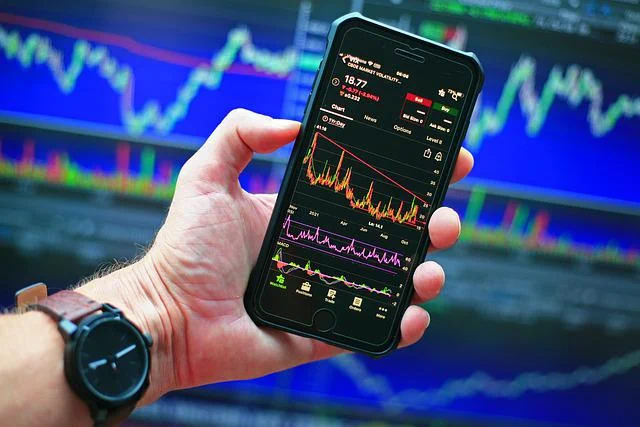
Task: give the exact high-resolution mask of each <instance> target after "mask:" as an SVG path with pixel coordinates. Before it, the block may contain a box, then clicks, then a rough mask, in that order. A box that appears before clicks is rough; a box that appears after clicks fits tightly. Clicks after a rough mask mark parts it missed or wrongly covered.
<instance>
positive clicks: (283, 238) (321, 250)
mask: <svg viewBox="0 0 640 427" xmlns="http://www.w3.org/2000/svg"><path fill="white" fill-rule="evenodd" d="M279 240H284V241H286V242H291V243H295V244H296V245H300V246H304V247H305V248H309V249H313V250H314V251H318V252H322V253H325V254H329V255H331V256H337V257H338V258H343V259H346V260H348V261H351V262H357V263H358V264H362V265H366V266H367V267H371V268H376V269H378V270H382V271H384V272H386V273H391V274H398V273H396V272H395V271H391V270H387V269H386V268H382V267H378V266H377V265H372V264H367V263H366V262H362V261H358V260H356V259H351V258H347V257H346V256H342V255H340V254H337V253H335V252H329V251H325V250H324V249H320V248H318V247H316V246H311V245H306V244H304V243H300V242H298V241H295V240H291V239H287V238H285V237H280V239H279Z"/></svg>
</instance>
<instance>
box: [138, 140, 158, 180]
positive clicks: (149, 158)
mask: <svg viewBox="0 0 640 427" xmlns="http://www.w3.org/2000/svg"><path fill="white" fill-rule="evenodd" d="M155 163H156V151H155V150H154V149H153V148H151V147H144V148H143V150H142V154H141V155H140V178H141V179H142V180H144V181H147V182H151V181H153V171H154V170H155Z"/></svg>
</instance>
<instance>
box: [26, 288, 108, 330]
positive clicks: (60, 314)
mask: <svg viewBox="0 0 640 427" xmlns="http://www.w3.org/2000/svg"><path fill="white" fill-rule="evenodd" d="M33 307H34V308H36V309H38V310H40V311H44V312H46V313H47V314H49V315H51V316H52V317H54V318H55V319H56V320H60V319H63V318H64V319H67V320H70V321H72V322H74V323H77V322H78V321H79V320H80V319H82V318H83V317H85V316H88V315H89V314H91V313H93V312H96V311H98V310H100V309H101V308H102V304H100V303H99V302H96V301H94V300H92V299H91V298H89V297H86V296H84V295H82V294H80V293H78V292H73V291H60V292H57V293H55V294H53V295H51V296H48V297H47V298H45V299H43V300H40V301H38V302H37V303H36V304H34V305H33Z"/></svg>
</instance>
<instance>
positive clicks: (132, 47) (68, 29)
mask: <svg viewBox="0 0 640 427" xmlns="http://www.w3.org/2000/svg"><path fill="white" fill-rule="evenodd" d="M0 22H4V23H7V24H14V25H19V26H22V27H27V28H35V29H38V30H43V31H47V32H49V33H53V34H58V35H61V36H65V37H71V38H75V39H84V40H90V41H93V42H98V43H102V44H107V45H111V46H117V47H120V48H122V49H124V50H127V51H129V52H131V53H133V54H136V55H138V56H142V57H145V58H150V59H154V60H156V61H162V62H166V63H169V64H174V65H180V66H183V67H189V68H196V67H198V66H200V65H210V64H211V59H209V58H200V57H197V56H191V55H186V54H184V53H180V52H175V51H172V50H167V49H162V48H159V47H155V46H151V45H148V44H145V43H140V42H138V41H136V40H134V39H132V38H131V37H128V36H123V35H120V34H114V33H107V32H103V31H96V30H87V29H84V28H78V27H74V26H71V25H67V24H62V23H60V22H54V21H48V20H45V19H38V18H29V17H26V16H20V15H13V14H11V13H2V12H0ZM225 72H226V73H231V74H243V75H259V76H260V77H270V78H275V79H282V78H286V77H282V76H276V75H272V74H267V73H259V72H256V71H254V70H253V68H252V67H249V66H246V65H238V64H235V65H232V66H231V67H230V68H229V69H227V70H226V71H225Z"/></svg>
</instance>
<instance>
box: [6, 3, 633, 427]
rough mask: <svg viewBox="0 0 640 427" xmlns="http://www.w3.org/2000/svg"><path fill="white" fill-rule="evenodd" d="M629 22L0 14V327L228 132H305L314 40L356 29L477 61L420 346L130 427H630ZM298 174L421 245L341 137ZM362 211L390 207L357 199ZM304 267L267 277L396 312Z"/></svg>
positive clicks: (508, 8) (408, 12) (457, 8)
mask: <svg viewBox="0 0 640 427" xmlns="http://www.w3.org/2000/svg"><path fill="white" fill-rule="evenodd" d="M632 3H633V2H623V1H620V2H618V1H609V2H605V1H595V0H594V1H557V2H550V1H519V0H512V1H509V2H494V1H492V2H489V1H476V0H474V1H470V0H454V1H444V0H427V1H409V0H393V1H391V0H354V1H351V2H338V1H319V0H304V1H301V2H290V1H271V2H257V1H250V0H242V1H237V2H209V1H199V0H189V1H182V2H177V1H174V0H161V1H155V2H149V1H138V2H129V1H127V2H125V1H122V0H113V1H98V2H91V3H86V2H79V1H73V0H63V1H61V2H44V1H32V2H22V1H3V2H2V3H1V5H0V87H1V91H0V254H1V255H2V257H1V258H0V259H1V261H0V262H1V264H0V265H1V271H2V274H0V306H2V307H6V306H9V305H10V304H11V302H12V301H11V298H12V295H13V292H14V291H15V290H17V289H18V288H21V287H23V286H24V285H27V284H30V283H33V282H37V281H45V282H47V283H48V284H49V286H50V288H53V289H60V288H65V287H68V286H70V285H73V284H74V283H76V282H77V281H78V280H80V279H81V278H82V277H86V276H88V275H90V274H92V273H93V272H95V271H96V269H98V268H99V267H101V266H104V265H106V264H109V263H111V262H112V261H113V260H114V259H117V260H122V259H131V258H133V257H135V256H136V254H138V253H139V251H140V248H142V247H145V246H146V245H148V244H149V243H150V242H151V241H152V240H153V237H154V235H155V231H156V229H157V228H158V227H159V225H160V224H161V223H162V221H163V218H164V216H165V215H166V208H167V206H168V203H169V201H170V199H171V196H172V194H173V190H174V188H175V183H176V180H177V176H178V172H179V170H180V167H181V165H182V164H183V163H184V162H185V161H186V159H187V158H188V157H189V156H190V155H191V153H193V151H194V150H196V149H197V148H198V147H199V145H200V144H202V142H203V141H204V139H206V137H207V136H208V135H209V134H210V132H211V131H212V129H213V128H214V127H215V125H216V124H217V123H218V122H219V121H220V120H221V119H222V118H223V117H224V116H225V114H226V113H227V112H228V111H230V110H231V109H233V108H237V107H242V108H248V109H251V110H255V111H258V112H260V113H263V114H268V115H271V116H274V117H285V118H290V119H300V118H301V117H302V114H303V111H304V108H305V104H306V100H307V98H308V95H309V91H310V90H311V85H312V83H313V80H314V77H315V73H316V70H317V67H318V64H319V62H320V59H321V58H322V54H323V52H324V48H325V43H326V38H325V37H326V34H327V32H328V30H329V27H330V23H331V21H332V20H333V19H335V18H337V17H338V16H340V15H342V14H344V13H347V12H349V11H352V10H356V11H360V12H362V13H363V14H365V15H366V16H369V17H371V18H374V19H378V20H381V21H383V22H385V23H388V24H390V25H393V26H396V27H399V28H401V29H404V30H408V31H411V32H414V33H416V34H419V35H421V36H423V37H427V38H429V39H432V40H435V41H438V42H441V43H445V44H448V45H450V46H453V47H456V48H459V49H464V50H471V51H474V52H475V53H476V54H477V55H478V57H479V58H480V60H481V62H482V64H483V67H484V71H485V74H486V80H485V85H484V89H483V92H482V94H481V96H480V98H479V100H478V103H477V106H476V108H475V110H474V113H473V117H472V121H471V124H470V127H469V130H468V133H467V138H466V141H465V147H466V148H467V149H468V150H469V151H471V152H472V153H473V154H474V157H475V167H474V169H473V171H472V173H471V174H470V176H469V177H468V178H467V179H465V180H464V181H462V182H460V183H458V184H456V185H454V186H453V187H452V188H451V189H450V191H449V193H448V195H447V199H446V200H445V205H447V206H451V207H453V208H454V209H456V210H457V211H458V212H459V213H460V216H461V219H462V222H463V228H462V231H461V235H460V242H459V244H458V245H457V246H456V247H455V248H453V249H451V250H448V251H443V252H441V253H434V254H433V255H431V254H429V255H428V258H431V259H435V260H437V261H439V262H440V263H441V264H442V265H443V267H444V268H445V271H446V274H447V285H446V286H445V288H444V290H443V292H442V294H441V295H440V296H439V298H438V299H437V300H435V301H433V302H430V303H428V304H427V305H426V307H427V308H428V309H429V311H430V313H431V319H432V324H431V326H430V327H429V330H428V331H427V333H426V335H425V338H424V339H423V340H422V341H421V342H420V343H419V344H417V345H415V346H413V347H411V348H408V349H403V350H400V351H397V352H395V353H393V354H392V355H390V356H388V357H386V358H383V359H380V360H373V359H369V358H366V357H361V356H358V355H344V356H341V357H338V358H335V359H332V360H329V361H323V362H318V363H314V364H311V365H308V366H304V367H299V368H296V369H293V370H289V371H286V372H282V373H277V374H273V375H270V376H267V377H264V378H260V379H256V380H252V381H245V382H232V383H226V384H218V385H212V386H208V387H204V388H201V389H197V390H192V391H189V392H182V393H179V394H175V395H171V396H169V397H167V398H166V399H164V400H162V401H160V402H158V403H157V404H154V405H151V406H148V407H145V408H142V409H140V410H139V411H137V412H136V413H134V416H133V419H134V420H138V421H140V422H141V423H151V422H154V421H158V420H161V419H162V420H165V422H167V420H168V422H172V423H174V424H178V425H180V424H189V423H191V424H193V423H198V422H205V423H217V424H221V425H260V424H264V423H267V422H269V423H272V424H275V425H277V424H282V423H284V422H285V421H286V422H288V423H289V424H290V425H309V424H315V425H321V424H324V425H345V424H349V425H354V424H356V425H357V424H370V423H371V422H372V421H375V422H378V423H379V424H380V425H385V424H389V425H397V424H404V425H423V424H430V423H433V424H439V425H449V424H455V425H554V426H555V425H562V426H568V425H570V426H600V425H616V426H626V425H629V426H633V425H637V424H638V420H639V419H640V412H639V410H638V407H637V404H636V400H637V396H638V395H639V393H640V389H639V384H640V191H639V190H638V183H640V172H638V167H637V165H638V163H639V161H640V144H639V142H640V86H639V85H638V79H637V76H638V75H640V46H639V40H640V8H639V7H638V5H634V4H632ZM338 77H340V78H342V79H343V78H344V76H338ZM425 78H428V76H425ZM418 95H420V94H418ZM434 101H435V100H434ZM390 149H393V148H390ZM289 153H290V147H285V148H283V149H281V150H278V151H277V152H275V153H273V154H267V155H259V156H256V159H255V160H254V161H253V162H252V163H251V164H250V165H249V167H248V168H247V170H246V171H245V172H244V173H243V174H242V175H241V177H240V182H241V184H242V185H243V187H244V188H245V189H246V190H248V191H251V192H274V191H277V190H278V188H279V184H280V180H281V178H282V175H283V173H284V169H285V166H286V161H287V159H288V155H289ZM306 154H307V156H306V164H305V168H304V170H303V173H304V174H305V175H304V176H305V178H306V179H307V182H308V184H307V185H308V187H309V191H311V190H313V191H314V192H315V191H325V192H329V191H330V192H331V197H332V198H335V202H336V203H338V204H343V205H344V206H356V207H357V208H359V209H362V210H363V212H367V213H368V214H370V215H371V216H372V218H379V219H380V220H382V221H390V222H393V221H396V222H397V223H398V224H399V225H400V226H401V227H409V228H410V227H412V226H424V224H420V222H419V221H421V219H420V206H421V201H420V200H419V198H418V197H421V195H420V194H418V193H417V192H416V191H410V192H407V191H404V190H403V189H402V188H399V187H398V186H397V185H396V184H400V185H402V186H403V187H407V186H406V185H405V184H404V181H402V180H400V179H399V178H398V177H397V176H394V175H390V174H389V173H387V171H383V170H381V169H380V168H379V167H378V162H377V160H376V159H375V157H367V156H365V154H366V153H361V152H357V150H354V149H353V148H352V147H351V146H350V144H349V141H348V138H346V139H345V138H335V137H332V136H331V135H330V134H328V133H327V132H326V131H322V130H320V129H317V132H316V134H315V137H314V139H313V144H312V146H311V149H310V150H309V151H308V153H306ZM433 155H434V156H435V155H436V152H434V153H433ZM409 160H411V159H409ZM325 164H327V165H331V171H328V169H324V168H325V166H324V165H325ZM338 165H339V169H340V174H339V178H340V179H337V176H338V175H336V174H335V172H336V170H337V166H338ZM328 167H329V166H327V168H328ZM371 167H373V168H375V169H378V171H379V172H382V173H383V174H384V175H383V174H380V173H378V172H376V170H375V169H371ZM364 172H366V175H367V176H368V177H371V179H370V180H369V181H368V182H364V181H362V174H363V173H364ZM359 174H360V175H359ZM385 175H386V176H385ZM394 181H395V183H394ZM356 185H357V186H358V187H357V188H358V190H357V191H350V190H351V189H352V188H353V187H354V186H356ZM408 189H409V190H411V188H408ZM411 193H414V194H411ZM381 194H388V195H393V199H391V198H388V199H387V200H383V201H382V202H381V203H377V202H378V201H380V200H382V198H381V197H380V195H381ZM414 196H417V197H414ZM351 209H353V207H352V208H351ZM285 219H286V220H285V221H284V222H283V224H282V236H283V239H285V238H286V239H288V240H290V241H293V242H297V243H298V244H300V245H302V244H304V245H307V246H311V247H314V248H316V249H318V250H323V251H326V252H328V253H329V254H331V255H332V256H336V257H337V258H338V259H339V257H340V256H344V257H348V258H350V259H353V260H357V261H360V262H363V263H365V264H367V265H372V266H375V267H377V268H381V269H390V270H394V269H397V268H398V265H400V266H402V265H403V262H404V261H403V257H404V256H406V254H405V253H404V251H403V250H402V247H401V245H400V247H393V248H392V247H389V248H382V246H380V245H376V247H374V246H372V245H371V244H369V243H367V242H368V241H367V240H366V239H364V238H361V237H362V236H360V237H359V236H358V235H355V234H349V233H336V232H335V230H333V231H332V230H328V229H326V227H318V226H310V221H306V220H305V219H304V218H301V217H300V216H297V217H296V215H295V212H294V213H291V214H289V215H288V216H287V217H286V218H285ZM303 255H304V253H303V252H299V253H296V252H292V251H285V250H283V251H281V252H274V254H273V258H274V259H273V265H274V268H276V269H277V270H279V271H280V272H279V274H282V275H283V276H286V275H287V274H289V275H302V274H304V275H310V274H313V275H314V276H312V277H313V278H314V279H317V280H318V281H321V282H324V283H332V286H334V287H341V288H344V289H346V290H354V289H355V290H357V291H358V293H359V294H366V293H372V294H375V295H376V296H378V297H379V298H387V297H386V296H385V295H386V294H388V293H390V292H392V287H388V285H387V284H385V283H375V282H370V281H362V280H359V278H358V277H357V276H352V275H351V274H349V275H348V274H347V272H341V271H337V269H333V268H332V267H331V266H330V265H321V264H318V263H317V261H316V260H315V259H310V258H309V257H305V256H303ZM323 264H327V263H326V261H323ZM60 266H64V268H60ZM309 277H311V276H309ZM203 420H206V421H203Z"/></svg>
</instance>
